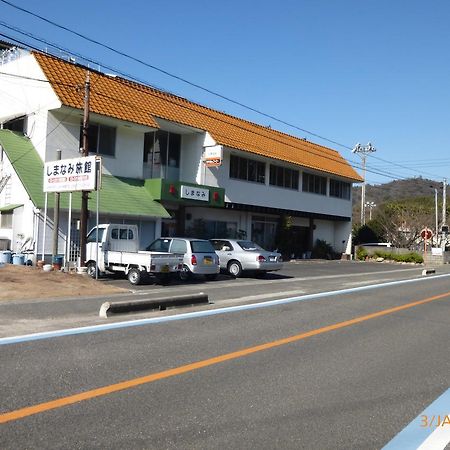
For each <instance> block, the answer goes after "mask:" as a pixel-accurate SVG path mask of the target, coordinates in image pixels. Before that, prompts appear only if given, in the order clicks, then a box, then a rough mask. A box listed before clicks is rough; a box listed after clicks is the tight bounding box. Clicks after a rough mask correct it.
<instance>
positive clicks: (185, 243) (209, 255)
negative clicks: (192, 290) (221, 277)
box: [146, 237, 220, 281]
mask: <svg viewBox="0 0 450 450" xmlns="http://www.w3.org/2000/svg"><path fill="white" fill-rule="evenodd" d="M146 250H147V251H154V252H169V253H183V255H184V258H183V269H182V270H181V271H180V272H179V277H180V279H181V280H183V281H186V280H189V279H190V278H192V277H193V276H194V275H204V276H205V277H206V279H207V280H215V279H216V278H217V275H218V274H219V272H220V265H219V257H218V255H217V253H216V252H215V251H214V247H213V246H212V244H211V242H209V241H207V240H206V239H196V238H180V237H161V238H159V239H156V240H155V241H153V242H152V243H151V244H150V245H149V246H148V247H147V248H146Z"/></svg>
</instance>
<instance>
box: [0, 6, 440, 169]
mask: <svg viewBox="0 0 450 450" xmlns="http://www.w3.org/2000/svg"><path fill="white" fill-rule="evenodd" d="M0 1H1V2H3V3H5V4H7V5H9V6H11V7H13V8H15V9H18V10H20V11H22V12H24V13H26V14H29V15H31V16H33V17H36V18H38V19H40V20H42V21H44V22H46V23H48V24H50V25H53V26H55V27H57V28H60V29H62V30H64V31H67V32H68V33H71V34H73V35H75V36H78V37H80V38H81V39H84V40H86V41H88V42H91V43H93V44H96V45H98V46H100V47H103V48H105V49H107V50H110V51H112V52H113V53H116V54H118V55H120V56H123V57H125V58H127V59H130V60H132V61H135V62H137V63H139V64H142V65H144V66H145V67H148V68H151V69H153V70H156V71H158V72H160V73H163V74H165V75H167V76H169V77H171V78H174V79H177V80H179V81H182V82H183V83H186V84H188V85H190V86H193V87H195V88H197V89H200V90H203V91H205V92H207V93H209V94H212V95H214V96H216V97H219V98H221V99H223V100H226V101H228V102H231V103H233V104H235V105H238V106H240V107H242V108H245V109H248V110H249V111H252V112H255V113H257V114H260V115H262V116H264V117H267V118H270V119H272V120H275V121H276V122H279V123H282V124H284V125H286V126H289V127H291V128H294V129H296V130H299V131H302V132H304V133H307V134H309V135H311V136H314V137H316V138H319V139H321V140H324V141H326V142H330V143H332V144H334V145H338V146H340V147H343V148H346V149H348V150H352V147H349V146H347V145H345V144H341V143H340V142H337V141H335V140H333V139H329V138H327V137H324V136H321V135H319V134H317V133H314V132H311V131H309V130H306V129H304V128H301V127H299V126H297V125H294V124H292V123H290V122H287V121H285V120H283V119H280V118H278V117H275V116H273V115H271V114H267V113H265V112H263V111H260V110H258V109H256V108H253V107H251V106H249V105H246V104H244V103H242V102H239V101H237V100H234V99H232V98H230V97H228V96H225V95H222V94H220V93H218V92H215V91H213V90H211V89H209V88H206V87H204V86H201V85H199V84H197V83H194V82H191V81H189V80H187V79H186V78H183V77H181V76H179V75H175V74H173V73H171V72H169V71H167V70H164V69H161V68H160V67H157V66H155V65H153V64H150V63H148V62H146V61H144V60H142V59H140V58H137V57H135V56H132V55H130V54H128V53H125V52H122V51H120V50H118V49H116V48H114V47H111V46H109V45H107V44H105V43H103V42H100V41H98V40H95V39H93V38H90V37H89V36H86V35H84V34H81V33H79V32H77V31H75V30H72V29H70V28H68V27H66V26H64V25H60V24H58V23H56V22H54V21H52V20H50V19H47V18H46V17H43V16H41V15H39V14H37V13H34V12H32V11H30V10H27V9H25V8H22V7H19V6H17V5H14V4H13V3H11V2H9V1H7V0H0ZM0 23H2V24H3V25H5V26H7V25H6V24H4V22H0ZM17 31H18V30H17ZM19 32H20V31H19ZM33 38H34V37H33ZM50 45H53V44H50ZM55 48H58V47H55ZM64 51H68V50H64ZM370 157H372V158H374V159H378V160H380V161H383V162H387V163H388V164H392V165H394V166H397V167H400V168H402V169H406V170H409V171H412V172H418V173H424V174H426V175H429V176H432V177H434V176H435V175H433V174H430V173H426V172H423V171H422V172H419V171H417V170H415V169H412V168H409V167H406V166H404V165H401V164H396V163H394V162H390V161H387V160H384V159H382V158H379V157H376V156H373V155H370Z"/></svg>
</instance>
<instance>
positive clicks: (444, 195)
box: [442, 178, 447, 226]
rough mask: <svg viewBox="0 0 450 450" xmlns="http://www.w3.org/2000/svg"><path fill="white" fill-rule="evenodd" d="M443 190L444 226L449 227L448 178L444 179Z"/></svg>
mask: <svg viewBox="0 0 450 450" xmlns="http://www.w3.org/2000/svg"><path fill="white" fill-rule="evenodd" d="M443 185H444V186H443V188H442V226H444V225H447V178H444V182H443Z"/></svg>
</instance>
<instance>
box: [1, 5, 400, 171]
mask: <svg viewBox="0 0 450 450" xmlns="http://www.w3.org/2000/svg"><path fill="white" fill-rule="evenodd" d="M0 1H3V0H0ZM0 24H3V25H4V26H6V28H9V29H11V30H13V31H16V32H18V33H21V34H24V35H26V36H28V37H31V38H32V39H34V40H37V41H38V42H41V43H44V44H46V45H50V46H52V47H54V48H55V49H58V50H60V51H64V52H67V53H70V54H73V55H75V56H77V57H79V58H82V59H84V60H85V61H88V62H90V63H93V64H95V65H98V66H100V65H101V66H102V67H105V68H107V69H109V70H113V71H115V72H116V73H118V74H120V75H122V76H124V77H126V78H130V79H131V80H138V79H137V78H135V77H133V76H131V75H129V74H124V73H122V72H121V71H120V70H118V69H116V68H113V67H109V66H107V65H104V64H100V63H99V62H98V61H95V60H92V59H89V58H86V57H84V56H83V55H80V54H77V53H75V52H71V51H70V50H68V49H65V48H63V47H60V46H58V45H57V44H54V43H52V42H49V41H47V40H45V39H42V38H40V37H37V36H35V35H33V34H31V33H28V32H25V31H22V30H20V29H19V28H17V27H11V26H9V25H5V24H4V23H3V22H2V21H0ZM0 35H3V36H5V37H7V38H8V39H13V40H15V41H17V42H19V43H20V44H21V45H25V46H27V47H29V48H31V49H33V50H36V51H40V50H39V49H37V48H36V47H34V46H30V45H29V44H26V43H23V42H20V41H18V40H17V39H15V38H12V37H10V36H7V35H4V34H2V33H0ZM90 70H92V69H90ZM101 75H104V74H101ZM118 81H121V82H125V83H127V85H128V86H131V87H133V88H135V89H136V88H138V86H136V85H135V84H132V83H130V81H128V80H126V79H125V80H122V79H120V78H119V79H118ZM138 82H140V83H143V84H146V83H145V82H143V81H141V80H138ZM61 84H63V85H64V83H61ZM68 86H69V87H79V86H75V85H68ZM150 87H151V88H153V89H156V88H154V87H153V86H150ZM142 88H145V89H146V90H145V93H150V94H151V95H153V96H156V95H155V94H153V93H151V92H149V91H148V86H142ZM159 90H160V89H159ZM162 92H163V93H166V94H168V95H170V96H173V94H171V93H170V92H167V91H162ZM98 94H99V95H103V94H101V93H98ZM111 99H113V98H112V97H111ZM114 100H115V101H120V102H123V100H122V99H117V98H116V99H114ZM165 100H168V99H165ZM168 101H170V100H168ZM172 103H174V104H176V106H178V107H180V106H181V107H184V108H187V109H191V110H192V111H194V112H196V113H199V111H198V110H193V109H192V108H189V107H188V106H187V105H185V104H182V105H180V104H179V103H176V102H172ZM132 106H133V107H135V105H132ZM204 108H206V109H207V110H209V108H207V107H204ZM200 113H201V114H204V113H202V112H200ZM222 114H223V115H224V116H229V115H227V114H224V113H222ZM204 115H207V114H204ZM210 117H211V116H210ZM229 117H232V116H229ZM215 119H216V120H220V119H218V118H217V117H215ZM241 120H242V119H241ZM222 121H223V120H222ZM223 122H225V123H227V124H229V125H233V126H236V127H237V128H241V129H243V130H245V131H247V132H249V131H250V132H252V133H254V134H258V135H260V136H263V137H265V138H269V139H271V140H274V141H276V142H279V143H282V144H284V145H289V144H286V143H285V142H283V141H280V140H277V139H275V138H273V137H269V136H267V135H265V134H261V133H255V132H254V131H253V130H248V129H246V128H244V127H239V126H237V125H236V124H230V123H229V122H226V121H223ZM244 122H245V121H244ZM259 126H260V127H262V126H261V125H259ZM262 128H263V127H262ZM274 131H276V130H274ZM276 132H277V133H280V134H282V135H283V134H284V133H282V132H279V131H276ZM216 134H218V133H216ZM287 136H289V135H287ZM221 137H227V138H228V139H229V136H223V135H222V136H221ZM297 139H298V138H297ZM306 142H308V141H306ZM314 145H317V144H314ZM345 147H346V148H348V149H350V148H351V147H348V146H345ZM294 148H295V147H294ZM309 150H310V152H311V153H312V154H315V155H316V156H319V157H321V158H325V159H329V160H332V161H333V162H334V163H338V164H345V165H347V163H348V161H345V160H344V161H342V160H340V159H337V158H331V157H328V156H326V155H323V154H319V153H316V152H314V151H312V149H309ZM350 165H351V166H352V167H353V168H357V169H362V165H361V164H358V163H356V162H354V161H352V164H350ZM366 171H367V172H371V173H373V174H376V175H380V176H383V177H386V178H391V179H405V178H404V177H402V176H400V175H398V174H393V173H391V172H387V171H384V172H383V171H379V170H374V169H371V168H370V167H368V166H366Z"/></svg>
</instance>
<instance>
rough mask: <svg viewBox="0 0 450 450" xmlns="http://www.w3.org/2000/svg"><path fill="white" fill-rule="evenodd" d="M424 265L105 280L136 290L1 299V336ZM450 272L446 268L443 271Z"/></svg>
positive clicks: (337, 264) (300, 267)
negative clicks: (115, 310)
mask: <svg viewBox="0 0 450 450" xmlns="http://www.w3.org/2000/svg"><path fill="white" fill-rule="evenodd" d="M422 270H423V267H422V266H411V265H392V264H377V263H358V262H350V261H321V260H315V261H298V262H292V263H285V265H284V268H283V270H282V271H280V272H274V273H269V274H268V275H267V278H266V279H257V278H252V277H243V278H239V279H233V278H230V277H228V276H226V275H220V278H219V280H218V281H212V282H207V281H205V280H204V279H203V278H202V277H199V278H197V279H196V280H194V281H192V282H187V283H183V282H181V281H174V282H173V283H172V284H171V285H169V286H160V285H157V284H147V285H141V286H135V287H133V286H131V285H130V284H129V283H128V281H127V280H125V279H114V278H104V279H101V280H100V281H99V282H100V283H104V284H113V285H115V286H119V287H122V288H125V289H128V290H130V293H129V294H127V295H115V296H113V295H109V296H102V297H94V298H92V297H91V298H79V297H76V298H65V299H36V300H33V299H31V300H22V301H15V302H11V301H7V302H0V338H1V337H6V336H15V335H22V334H28V333H36V332H44V331H48V330H58V329H61V328H68V327H80V326H87V325H98V324H103V323H105V320H104V319H100V318H99V317H98V315H99V310H100V307H101V305H102V304H103V303H104V302H106V301H123V300H134V299H153V298H155V297H171V296H177V295H180V294H194V293H200V292H204V293H206V294H207V295H208V298H209V301H210V303H211V304H210V305H208V306H204V307H199V306H196V307H195V308H191V309H189V308H184V309H183V310H181V309H176V310H167V311H164V312H158V311H150V312H146V313H143V312H141V313H139V315H138V316H135V317H140V318H142V317H158V316H161V315H164V316H165V315H171V314H179V313H182V312H186V311H189V310H192V311H197V310H199V309H211V308H219V307H224V306H232V305H240V304H248V303H256V302H261V301H267V300H273V299H277V298H284V297H291V296H298V295H304V294H311V293H315V292H323V291H333V290H337V289H345V288H351V287H356V286H364V285H366V284H371V283H382V282H386V281H390V280H396V279H408V278H415V277H420V276H421V272H422ZM445 272H450V267H448V266H442V267H441V268H439V269H438V271H437V273H445ZM132 318H133V317H132V316H131V315H126V316H124V315H118V316H115V317H114V316H112V317H110V318H108V322H117V321H123V320H130V319H132Z"/></svg>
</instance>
